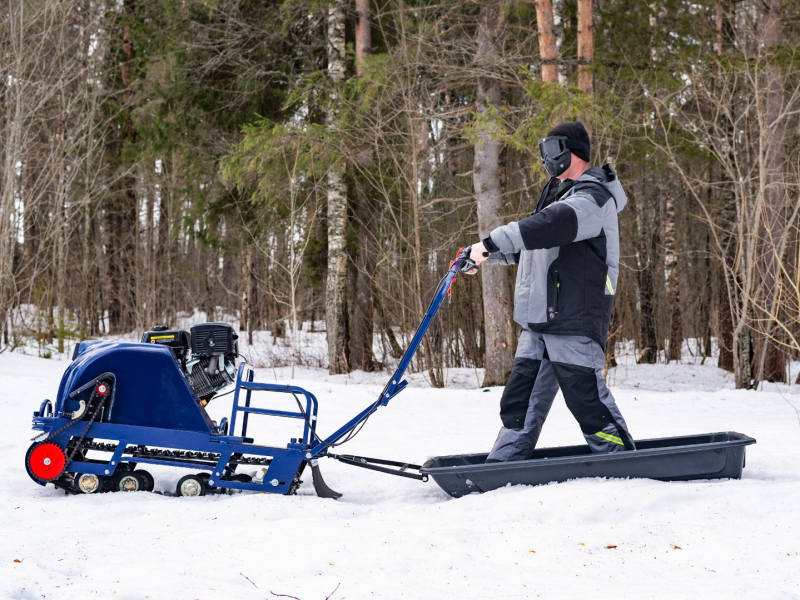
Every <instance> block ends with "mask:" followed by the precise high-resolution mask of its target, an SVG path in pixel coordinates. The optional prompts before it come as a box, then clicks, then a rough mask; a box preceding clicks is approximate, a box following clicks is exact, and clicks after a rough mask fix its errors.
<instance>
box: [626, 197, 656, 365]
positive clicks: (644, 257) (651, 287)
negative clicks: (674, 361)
mask: <svg viewBox="0 0 800 600" xmlns="http://www.w3.org/2000/svg"><path fill="white" fill-rule="evenodd" d="M654 189H655V190H656V191H657V189H658V188H657V187H655V186H654ZM655 195H656V200H657V201H658V200H659V198H658V194H655ZM630 207H631V210H632V211H633V212H634V215H635V220H636V229H637V232H638V260H639V315H640V317H639V342H640V351H639V357H638V359H637V362H639V363H643V364H655V363H656V362H657V361H658V336H657V334H656V282H657V281H658V278H657V277H656V272H655V271H656V257H657V254H658V228H659V219H658V214H659V211H658V210H653V211H652V212H650V211H648V213H647V214H644V209H645V207H642V206H640V205H639V202H631V204H630Z"/></svg>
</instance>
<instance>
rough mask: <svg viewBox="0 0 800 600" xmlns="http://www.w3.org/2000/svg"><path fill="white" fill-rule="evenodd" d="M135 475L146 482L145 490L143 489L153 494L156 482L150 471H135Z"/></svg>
mask: <svg viewBox="0 0 800 600" xmlns="http://www.w3.org/2000/svg"><path fill="white" fill-rule="evenodd" d="M134 473H136V474H137V475H138V476H139V477H141V478H142V481H143V482H144V488H142V489H144V491H145V492H152V491H153V489H154V488H155V487H156V482H155V481H154V480H153V476H152V475H150V473H149V472H148V471H144V470H142V469H137V470H136V471H134Z"/></svg>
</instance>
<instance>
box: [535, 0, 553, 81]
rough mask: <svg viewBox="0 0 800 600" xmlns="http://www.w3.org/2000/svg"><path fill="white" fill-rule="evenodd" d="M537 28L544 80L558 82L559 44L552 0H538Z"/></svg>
mask: <svg viewBox="0 0 800 600" xmlns="http://www.w3.org/2000/svg"><path fill="white" fill-rule="evenodd" d="M536 28H537V30H538V31H539V56H540V58H541V60H542V81H544V82H545V83H558V46H557V45H556V36H555V31H554V29H553V3H552V1H551V0H536Z"/></svg>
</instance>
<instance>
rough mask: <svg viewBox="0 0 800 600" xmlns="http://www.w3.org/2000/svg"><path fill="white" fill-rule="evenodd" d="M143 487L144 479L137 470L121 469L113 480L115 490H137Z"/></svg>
mask: <svg viewBox="0 0 800 600" xmlns="http://www.w3.org/2000/svg"><path fill="white" fill-rule="evenodd" d="M144 487H145V481H144V479H143V478H142V476H141V475H139V473H138V472H137V471H123V472H122V473H120V474H119V475H117V478H116V480H115V481H114V491H115V492H139V491H143V490H144Z"/></svg>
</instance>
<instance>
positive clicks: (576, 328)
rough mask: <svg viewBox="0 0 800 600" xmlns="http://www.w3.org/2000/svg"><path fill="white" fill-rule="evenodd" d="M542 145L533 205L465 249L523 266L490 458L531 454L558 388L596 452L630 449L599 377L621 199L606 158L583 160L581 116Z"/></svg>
mask: <svg viewBox="0 0 800 600" xmlns="http://www.w3.org/2000/svg"><path fill="white" fill-rule="evenodd" d="M539 151H540V154H541V158H542V163H543V165H544V167H545V169H546V170H547V172H548V173H549V174H550V176H551V179H550V181H549V182H548V183H547V185H546V186H545V187H544V190H542V194H541V197H540V198H539V203H538V205H537V206H536V210H535V211H534V213H533V214H532V215H531V216H529V217H526V218H524V219H522V220H520V221H517V222H513V223H509V224H508V225H504V226H502V227H498V228H497V229H495V230H494V231H492V232H491V234H490V235H489V236H488V237H487V238H486V239H484V240H483V241H482V242H479V243H477V244H474V245H473V246H472V251H471V255H470V258H471V259H472V260H473V261H475V263H476V264H480V263H482V262H483V261H486V260H488V262H489V263H494V264H501V265H509V264H518V265H519V270H518V271H517V283H516V289H515V292H514V320H515V321H516V322H517V323H519V324H520V325H521V326H522V334H521V336H520V340H519V346H518V347H517V353H516V356H515V358H514V366H513V368H512V370H511V375H510V376H509V378H508V382H507V383H506V387H505V390H504V391H503V396H502V398H501V400H500V418H501V420H502V422H503V428H502V429H501V430H500V434H499V435H498V436H497V441H496V442H495V444H494V447H493V448H492V451H491V453H490V454H489V458H488V460H487V462H500V461H509V460H525V459H528V458H530V457H531V454H532V452H533V449H534V447H535V446H536V441H537V439H538V438H539V434H540V433H541V430H542V425H543V424H544V420H545V419H546V418H547V414H548V412H549V411H550V407H551V406H552V404H553V399H554V398H555V395H556V392H557V391H558V388H559V386H560V387H561V390H562V391H563V393H564V399H565V400H566V403H567V407H568V408H569V410H570V412H572V414H573V416H574V417H575V418H576V419H577V421H578V423H579V424H580V427H581V431H582V432H583V435H584V437H585V438H586V441H587V443H588V444H589V447H590V448H591V449H592V451H593V452H617V451H620V450H633V449H635V446H634V443H633V439H632V438H631V435H630V433H629V432H628V427H627V425H626V424H625V420H624V419H623V418H622V414H620V412H619V409H618V408H617V405H616V404H615V402H614V398H613V396H612V395H611V392H609V390H608V388H607V387H606V383H605V380H604V379H603V367H604V363H605V347H606V334H607V333H608V324H609V320H610V319H611V305H612V301H613V299H614V291H615V290H616V286H617V275H618V273H619V226H618V223H617V213H619V212H621V211H622V209H623V208H624V207H625V204H626V202H627V197H626V196H625V192H624V191H623V189H622V186H621V185H620V183H619V180H618V179H617V175H616V173H615V172H614V170H613V169H612V168H611V166H610V165H606V166H604V167H602V168H598V167H591V168H590V167H589V157H590V152H591V141H590V139H589V134H588V133H587V131H586V128H585V127H584V126H583V125H582V124H581V123H579V122H574V123H563V124H561V125H559V126H558V127H555V128H554V129H552V130H551V131H550V132H549V133H548V134H547V137H546V138H545V139H543V140H542V141H540V142H539ZM474 272H475V271H474V270H473V273H474Z"/></svg>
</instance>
